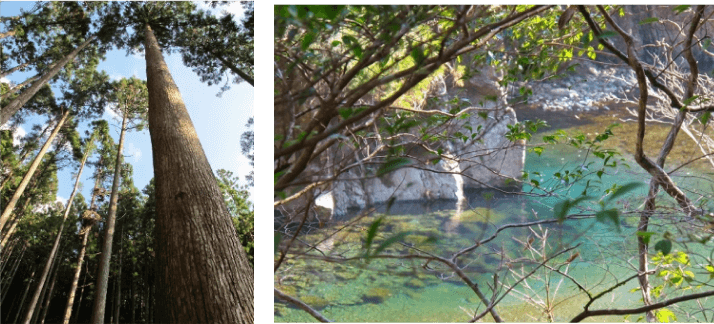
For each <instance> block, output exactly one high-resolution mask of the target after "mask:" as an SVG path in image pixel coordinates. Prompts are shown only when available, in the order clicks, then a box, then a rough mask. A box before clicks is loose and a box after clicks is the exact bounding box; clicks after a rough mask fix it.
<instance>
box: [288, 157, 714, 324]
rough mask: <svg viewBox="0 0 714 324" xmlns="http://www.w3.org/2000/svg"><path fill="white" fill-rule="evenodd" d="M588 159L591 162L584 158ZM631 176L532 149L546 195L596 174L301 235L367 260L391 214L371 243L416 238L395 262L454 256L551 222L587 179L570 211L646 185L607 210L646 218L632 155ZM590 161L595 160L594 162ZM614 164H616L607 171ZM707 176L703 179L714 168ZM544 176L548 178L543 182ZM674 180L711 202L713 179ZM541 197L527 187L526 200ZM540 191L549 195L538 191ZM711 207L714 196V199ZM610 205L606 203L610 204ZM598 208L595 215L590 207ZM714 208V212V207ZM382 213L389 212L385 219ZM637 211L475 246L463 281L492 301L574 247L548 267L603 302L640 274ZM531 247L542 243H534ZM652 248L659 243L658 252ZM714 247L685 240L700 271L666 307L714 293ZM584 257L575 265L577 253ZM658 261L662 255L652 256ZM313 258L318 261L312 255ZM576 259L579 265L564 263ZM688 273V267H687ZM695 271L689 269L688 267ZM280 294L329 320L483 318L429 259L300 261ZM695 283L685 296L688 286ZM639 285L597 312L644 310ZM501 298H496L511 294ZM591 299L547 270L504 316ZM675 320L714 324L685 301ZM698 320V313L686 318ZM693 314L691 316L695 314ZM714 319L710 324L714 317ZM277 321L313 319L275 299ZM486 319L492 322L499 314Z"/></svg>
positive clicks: (713, 301) (554, 310) (663, 225)
mask: <svg viewBox="0 0 714 324" xmlns="http://www.w3.org/2000/svg"><path fill="white" fill-rule="evenodd" d="M586 157H587V160H586ZM626 160H630V161H627V163H628V164H629V165H630V168H628V167H626V166H624V165H623V164H622V163H619V164H618V166H617V167H615V168H610V169H608V170H607V171H606V173H604V174H602V175H601V177H598V176H597V174H596V170H597V169H599V167H600V166H602V160H600V159H593V157H592V155H589V153H588V152H587V151H586V150H584V149H577V148H573V147H571V146H567V145H557V146H551V147H547V148H546V150H545V151H544V152H543V153H542V155H540V156H539V155H537V154H535V153H533V152H529V153H528V155H527V158H526V167H525V169H526V171H527V172H529V173H530V176H531V179H536V181H538V183H539V185H540V186H541V187H542V188H549V187H554V186H558V185H563V184H565V182H564V181H563V180H561V179H558V178H556V177H554V176H553V174H555V173H560V174H561V176H562V175H564V174H565V171H566V170H567V171H569V173H573V172H577V171H578V170H581V171H582V173H583V174H589V175H588V176H587V177H585V178H584V179H583V180H581V181H579V182H578V183H577V184H576V185H574V186H572V187H570V189H568V190H560V191H559V194H560V198H558V197H552V196H551V197H537V196H528V195H505V194H501V193H499V192H497V191H488V190H480V191H471V192H468V193H467V194H468V196H469V201H468V206H467V207H466V208H465V209H464V210H463V211H458V210H456V207H455V203H454V202H433V203H430V204H419V203H407V204H395V205H393V206H392V207H391V209H390V210H389V213H388V214H387V215H384V214H379V213H377V214H374V215H371V216H368V217H366V218H364V219H361V220H359V221H356V222H355V223H354V224H352V225H351V226H348V227H346V228H344V229H343V230H342V231H340V232H339V233H338V234H336V235H334V236H332V238H330V239H328V240H325V241H321V240H322V239H323V238H324V237H325V235H326V233H333V232H335V230H336V229H337V228H340V227H342V226H345V225H346V224H347V221H345V222H341V223H339V224H335V225H334V226H329V227H325V228H315V229H313V230H312V231H310V232H309V233H308V234H305V235H303V236H301V237H300V239H301V240H303V241H305V242H314V243H319V244H318V247H319V248H320V250H321V251H322V253H324V254H325V255H330V256H335V257H338V256H345V257H354V256H357V255H360V253H364V250H363V249H362V246H363V244H364V241H365V237H366V233H367V230H366V229H367V228H369V225H370V224H371V223H372V222H374V221H375V220H376V219H377V218H378V217H380V216H382V215H384V220H383V222H382V224H381V226H380V228H379V232H378V235H377V237H376V238H375V243H374V244H379V242H383V240H384V239H386V238H388V237H390V236H391V235H394V234H396V233H400V232H405V231H409V233H410V234H409V235H407V236H406V237H404V238H403V240H402V242H404V243H406V245H400V244H395V245H392V246H390V247H389V248H387V249H386V250H385V252H387V253H409V252H413V250H410V249H409V248H408V245H413V246H415V247H416V248H419V249H421V250H422V251H425V252H428V253H433V254H435V255H439V256H443V257H449V256H451V255H452V254H453V253H455V252H457V251H459V250H460V249H462V248H464V247H468V246H470V245H472V244H474V242H475V241H478V240H481V239H483V238H487V237H489V236H491V235H492V234H494V233H495V231H496V228H497V227H498V226H501V225H503V224H511V223H518V222H525V221H535V220H541V219H552V218H554V212H553V210H552V208H553V206H554V205H555V204H556V203H558V202H559V201H562V199H564V197H577V196H578V195H580V194H581V193H582V192H583V190H584V189H585V184H586V183H587V182H588V180H590V183H589V187H588V191H587V192H588V193H589V195H592V196H595V197H596V199H595V200H594V201H590V202H585V203H583V204H581V205H582V206H583V207H584V208H585V209H583V210H579V209H577V208H576V209H573V210H571V211H570V213H571V214H572V213H575V212H582V213H593V212H594V211H598V210H600V208H601V207H600V206H599V205H597V198H600V197H602V196H603V195H604V191H605V190H606V189H608V188H611V187H612V185H613V184H619V185H623V184H626V183H642V184H643V185H642V186H640V187H638V188H636V189H635V190H633V191H631V192H629V193H628V194H627V195H625V196H622V197H619V198H618V199H616V200H613V201H608V205H607V206H606V207H607V208H617V209H618V210H636V209H638V208H640V209H641V206H640V205H641V204H642V202H643V199H642V197H643V196H644V195H645V193H646V190H647V186H646V183H647V181H649V176H648V175H646V174H645V172H644V171H643V170H642V169H641V168H640V167H639V166H638V165H637V164H636V163H634V162H632V161H631V159H630V158H629V157H626ZM584 161H588V162H590V161H592V162H594V163H593V164H591V165H589V166H588V164H587V162H586V163H584ZM610 163H611V162H610ZM705 171H706V170H705ZM535 172H540V175H538V174H535ZM676 175H677V177H676V178H675V180H676V181H677V183H678V184H679V185H680V186H682V187H686V188H690V189H691V190H693V191H697V192H700V193H704V194H705V195H709V196H710V197H711V195H712V192H714V190H712V178H713V177H712V174H711V173H708V172H704V171H702V170H700V169H686V168H685V169H682V170H680V171H678V172H677V173H676ZM532 190H533V188H532V187H530V186H529V185H527V184H524V185H523V188H522V191H523V192H524V193H529V192H531V191H532ZM533 192H535V193H542V192H541V191H538V190H533ZM712 200H714V199H712ZM605 201H607V200H605ZM669 205H673V203H672V199H671V198H669V197H667V196H665V195H663V194H660V196H659V199H658V206H663V207H665V208H666V207H667V206H669ZM588 208H590V210H587V209H588ZM709 208H712V206H711V203H709ZM381 212H384V210H382V211H381ZM638 221H639V213H631V214H621V215H620V216H619V219H618V220H617V223H615V222H614V221H612V220H610V219H606V220H605V221H597V220H596V219H595V218H587V219H581V220H569V221H565V222H563V223H551V224H545V225H542V226H532V227H531V228H530V229H528V228H510V229H506V230H503V231H501V232H500V233H499V235H498V237H497V238H496V239H494V240H492V241H490V242H488V243H487V244H485V245H483V246H481V247H479V248H477V249H476V250H475V251H474V252H473V253H471V254H469V255H468V256H465V257H462V258H461V259H459V265H461V266H462V267H463V270H464V272H465V273H466V274H467V275H468V276H469V277H470V278H471V280H474V281H475V282H476V283H478V284H479V286H480V287H481V289H482V291H483V292H484V294H485V295H486V296H487V297H488V298H491V297H492V294H493V292H492V291H491V290H490V289H489V288H488V287H489V285H492V284H493V282H494V278H493V273H494V272H497V273H498V274H499V280H500V281H502V282H505V283H507V284H512V283H514V281H515V280H516V279H517V278H518V275H519V274H522V273H523V272H526V273H527V272H529V271H531V270H532V269H533V268H534V263H533V262H532V261H529V260H533V259H538V258H539V256H538V254H537V253H542V252H543V251H544V250H545V253H546V254H547V255H552V254H553V253H555V252H557V251H560V249H562V248H565V247H570V246H574V245H576V244H580V246H579V247H578V248H577V249H574V250H572V251H570V252H567V253H564V254H563V255H561V256H560V257H558V258H555V259H554V260H553V261H551V262H549V263H548V265H550V266H552V267H554V268H557V269H558V270H559V271H560V272H563V273H567V275H568V276H570V277H571V278H572V279H573V280H577V281H578V282H579V283H580V284H581V285H582V286H584V287H585V288H586V289H588V290H589V291H590V292H591V294H593V295H596V294H598V293H600V292H602V291H604V290H606V289H608V288H610V287H612V286H613V285H615V284H617V283H619V282H622V281H624V280H625V279H627V278H629V277H631V276H632V275H633V274H635V273H636V272H635V270H634V269H635V267H636V265H637V258H636V254H637V244H636V235H635V232H636V226H637V223H638ZM679 221H680V220H679V219H677V218H672V219H666V218H662V219H658V220H653V223H654V225H652V226H650V231H653V232H656V233H658V234H655V235H653V237H652V242H656V241H658V240H659V239H661V238H662V236H661V233H664V232H665V231H670V232H671V233H672V234H673V238H675V237H678V238H680V239H679V240H680V241H681V240H683V239H681V236H682V235H678V234H680V233H677V232H676V227H675V225H676V224H674V223H676V222H679ZM546 231H547V239H546V240H545V241H547V244H546V246H545V249H543V245H542V244H543V241H544V240H543V239H542V238H543V236H544V234H545V233H546ZM529 239H532V240H533V242H532V243H531V244H528V245H530V246H532V248H529V247H528V245H527V242H528V241H529ZM651 245H654V244H651ZM712 246H714V242H711V241H710V242H707V243H705V244H698V243H688V244H687V245H686V247H687V248H688V249H689V250H690V251H693V252H697V253H699V254H700V256H696V255H695V254H696V253H690V258H691V260H690V266H689V267H688V268H687V269H690V270H692V271H693V272H694V273H695V274H696V280H694V283H684V284H683V285H682V286H680V287H669V288H665V290H664V292H665V294H663V295H662V296H661V298H660V299H658V300H663V299H666V298H668V297H675V296H679V295H682V294H686V293H691V292H692V291H695V292H696V291H700V290H701V291H703V290H710V289H712V288H711V287H706V286H705V287H703V288H694V286H696V284H697V283H699V282H700V281H701V282H704V283H705V285H712V284H714V280H711V279H708V278H709V277H708V276H707V275H706V271H704V272H703V270H702V269H703V268H702V267H703V266H704V263H705V258H707V257H711V254H712ZM684 248H685V247H684V246H683V245H681V244H677V239H675V244H674V246H673V249H672V250H673V253H675V252H676V251H680V250H683V249H684ZM576 252H577V253H578V255H577V256H576V255H575V253H576ZM650 252H652V254H654V253H655V251H654V249H653V248H652V247H650ZM311 253H313V254H315V251H312V252H311ZM569 257H574V259H573V260H572V262H570V263H566V262H565V261H566V260H565V259H567V258H569ZM680 268H684V266H683V265H680ZM685 270H686V269H685ZM274 278H275V286H276V288H278V289H280V290H282V291H283V292H285V293H287V294H289V295H292V296H296V297H298V298H300V299H301V300H303V301H304V302H306V303H307V304H308V305H310V306H312V307H313V308H315V309H317V310H319V311H320V312H321V313H322V314H324V315H325V316H326V317H327V318H329V319H331V320H334V321H338V322H465V321H468V320H469V319H470V318H471V317H472V316H473V314H474V312H481V311H482V310H483V309H484V306H483V304H482V303H481V302H480V300H479V298H478V297H477V296H476V294H475V293H474V292H473V291H472V290H471V289H470V288H469V287H468V286H467V285H466V284H464V283H463V282H462V281H461V280H460V279H459V278H458V277H457V276H455V275H454V273H453V271H451V270H450V269H448V268H447V267H445V266H443V265H441V264H438V262H435V261H431V262H429V263H428V264H427V265H425V261H424V260H413V259H412V260H400V259H372V260H370V262H366V261H365V260H353V261H344V262H326V261H324V260H319V259H312V258H301V259H299V260H297V261H296V260H288V261H286V263H285V264H283V265H282V266H281V268H280V269H279V271H278V272H276V274H275V276H274ZM661 282H662V278H659V277H657V276H653V284H654V285H658V284H659V283H661ZM686 286H690V287H692V288H690V289H689V290H687V291H681V288H682V287H686ZM637 287H638V284H637V280H636V279H634V280H630V281H628V282H627V283H625V284H624V285H622V286H620V287H618V288H616V289H614V290H613V291H612V292H611V293H608V294H605V295H604V296H603V297H601V298H599V299H598V300H597V301H595V302H594V303H593V304H592V305H591V306H590V309H592V310H594V309H603V308H628V307H637V306H641V305H642V302H641V298H642V296H641V294H640V292H639V291H633V290H634V289H636V288H637ZM503 293H504V291H503V289H501V290H500V291H499V294H503ZM587 298H588V297H587V295H586V294H585V293H584V292H583V291H582V290H580V289H579V288H578V287H577V286H576V285H575V284H574V283H573V281H572V280H571V279H569V278H566V277H564V276H563V275H560V274H557V273H554V272H552V271H550V270H546V269H544V268H540V269H539V270H538V271H536V272H535V273H534V274H533V275H532V276H530V277H529V278H528V279H527V280H525V281H523V282H521V283H520V284H518V285H516V286H515V287H514V288H513V291H511V293H509V294H508V295H507V296H506V297H504V298H503V300H502V301H501V302H500V303H499V304H498V306H497V307H496V310H497V311H498V312H499V314H500V315H501V316H502V317H503V318H504V319H505V320H506V321H511V322H512V321H515V322H531V321H537V322H544V321H548V320H553V321H556V322H567V321H569V320H570V319H571V318H572V317H574V316H575V315H577V314H578V313H580V312H581V311H582V309H583V305H584V304H585V303H586V302H587ZM702 302H703V303H702V305H703V306H702V307H705V308H708V309H710V310H709V312H708V313H706V314H711V309H712V308H714V298H710V299H708V300H703V301H702ZM669 308H670V309H672V310H673V311H675V313H676V314H677V316H678V318H677V320H678V321H687V322H691V321H707V320H708V321H711V320H712V319H711V318H707V319H705V318H704V317H703V315H702V314H701V313H696V310H697V309H699V305H697V303H695V302H685V303H681V304H678V305H677V306H670V307H669ZM687 313H689V314H690V315H687ZM639 316H640V315H632V316H629V317H625V316H623V315H619V316H603V317H591V318H588V319H587V320H586V321H597V322H623V321H629V322H635V321H636V320H637V318H638V317H639ZM687 316H691V317H687ZM708 316H711V315H708ZM274 320H275V321H276V322H315V319H314V318H312V317H311V316H310V315H309V314H307V313H306V312H304V311H302V310H300V309H298V308H296V307H294V306H292V305H289V304H287V303H285V302H282V301H280V300H278V299H275V306H274ZM484 321H492V318H491V317H490V316H486V317H484Z"/></svg>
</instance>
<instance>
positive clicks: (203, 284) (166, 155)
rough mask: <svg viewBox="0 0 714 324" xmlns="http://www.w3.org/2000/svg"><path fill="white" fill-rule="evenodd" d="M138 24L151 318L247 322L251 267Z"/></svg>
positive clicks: (164, 70)
mask: <svg viewBox="0 0 714 324" xmlns="http://www.w3.org/2000/svg"><path fill="white" fill-rule="evenodd" d="M144 32H145V45H144V48H145V51H146V76H147V86H148V90H149V132H150V134H151V146H152V150H153V161H154V179H155V185H156V231H155V232H156V236H155V238H156V246H157V248H156V265H157V269H156V270H157V271H156V274H157V277H158V278H157V292H156V293H157V297H156V301H157V303H156V307H157V312H156V315H157V320H158V322H162V323H169V322H171V323H219V322H220V323H253V320H254V319H253V270H252V268H251V267H250V263H249V262H248V258H247V257H246V254H245V252H244V250H243V247H242V246H241V245H240V241H239V240H238V236H237V235H236V232H235V228H234V227H233V224H232V223H231V219H230V214H229V213H228V209H227V208H226V205H225V201H223V197H222V195H221V192H220V190H219V188H218V184H217V182H216V179H215V177H214V175H213V172H212V170H211V166H210V164H209V163H208V160H207V159H206V156H205V154H204V152H203V148H202V147H201V143H200V141H199V139H198V135H197V134H196V130H195V129H194V127H193V123H192V122H191V117H190V116H189V114H188V111H187V110H186V107H185V105H184V103H183V100H182V99H181V94H180V92H179V90H178V88H177V87H176V84H175V83H174V81H173V79H172V78H171V73H170V72H169V69H168V67H167V66H166V63H165V62H164V59H163V56H162V54H161V49H160V48H159V45H158V43H157V41H156V37H155V36H154V33H153V31H152V30H151V27H150V26H149V25H148V24H147V25H146V26H145V31H144Z"/></svg>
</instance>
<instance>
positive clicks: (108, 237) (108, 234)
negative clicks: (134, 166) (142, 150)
mask: <svg viewBox="0 0 714 324" xmlns="http://www.w3.org/2000/svg"><path fill="white" fill-rule="evenodd" d="M127 115H128V113H127V112H126V111H125V112H124V117H123V118H122V122H121V133H120V135H119V147H118V148H117V161H116V166H115V167H114V182H113V183H112V195H111V199H110V200H109V215H108V216H107V224H106V228H105V231H104V244H103V246H102V255H101V259H100V260H99V270H98V271H99V276H98V278H97V288H96V294H95V296H96V298H94V308H93V309H92V323H94V324H101V323H104V311H105V310H106V306H107V287H108V284H109V261H110V259H111V257H112V241H113V240H114V226H115V224H116V216H117V200H118V198H119V181H120V180H121V164H122V157H123V155H122V151H123V149H124V134H125V133H126V120H127Z"/></svg>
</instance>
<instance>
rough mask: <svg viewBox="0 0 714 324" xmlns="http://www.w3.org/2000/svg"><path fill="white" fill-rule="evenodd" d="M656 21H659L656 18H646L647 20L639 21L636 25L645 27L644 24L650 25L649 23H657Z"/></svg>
mask: <svg viewBox="0 0 714 324" xmlns="http://www.w3.org/2000/svg"><path fill="white" fill-rule="evenodd" d="M658 21H659V18H657V17H650V18H647V19H642V20H640V22H638V23H637V24H639V25H646V24H651V23H653V22H658Z"/></svg>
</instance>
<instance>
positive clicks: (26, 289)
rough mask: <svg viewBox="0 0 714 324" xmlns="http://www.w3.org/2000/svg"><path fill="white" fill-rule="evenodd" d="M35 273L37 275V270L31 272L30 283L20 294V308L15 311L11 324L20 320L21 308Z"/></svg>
mask: <svg viewBox="0 0 714 324" xmlns="http://www.w3.org/2000/svg"><path fill="white" fill-rule="evenodd" d="M35 273H37V268H35V269H33V270H32V274H31V275H30V281H29V282H28V283H27V288H25V293H24V294H22V299H21V300H20V306H19V307H18V309H17V313H16V314H15V320H13V321H12V322H13V323H17V320H18V319H19V318H20V314H22V306H23V305H24V304H25V298H27V293H28V292H30V287H32V281H33V280H34V279H35Z"/></svg>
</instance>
